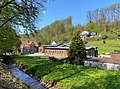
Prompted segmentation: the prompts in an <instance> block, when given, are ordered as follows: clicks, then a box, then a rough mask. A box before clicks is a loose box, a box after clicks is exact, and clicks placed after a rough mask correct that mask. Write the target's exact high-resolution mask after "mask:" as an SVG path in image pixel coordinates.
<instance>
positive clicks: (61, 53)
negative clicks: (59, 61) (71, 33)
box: [39, 43, 98, 58]
mask: <svg viewBox="0 0 120 89" xmlns="http://www.w3.org/2000/svg"><path fill="white" fill-rule="evenodd" d="M69 46H70V43H65V44H54V45H41V46H40V47H39V52H40V53H44V54H45V55H46V56H49V57H59V58H67V57H68V50H69ZM85 49H86V53H87V56H90V57H97V55H98V51H97V47H94V46H90V45H85Z"/></svg>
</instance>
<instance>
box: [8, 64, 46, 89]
mask: <svg viewBox="0 0 120 89" xmlns="http://www.w3.org/2000/svg"><path fill="white" fill-rule="evenodd" d="M6 67H7V68H8V69H10V70H11V72H12V73H13V75H14V76H15V77H16V78H19V79H20V80H22V81H23V82H24V83H26V84H27V85H29V86H30V89H46V88H44V87H43V86H42V85H41V84H40V83H39V82H38V81H37V80H36V79H34V78H32V77H30V76H29V75H28V74H26V73H24V72H23V71H21V70H20V69H19V68H17V67H15V66H14V65H12V64H7V65H6Z"/></svg>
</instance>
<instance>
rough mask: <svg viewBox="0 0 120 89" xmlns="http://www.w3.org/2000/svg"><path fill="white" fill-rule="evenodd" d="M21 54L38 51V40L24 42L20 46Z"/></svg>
mask: <svg viewBox="0 0 120 89" xmlns="http://www.w3.org/2000/svg"><path fill="white" fill-rule="evenodd" d="M20 51H21V54H31V53H35V52H38V43H37V42H22V44H21V46H20Z"/></svg>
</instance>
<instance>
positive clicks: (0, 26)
mask: <svg viewBox="0 0 120 89" xmlns="http://www.w3.org/2000/svg"><path fill="white" fill-rule="evenodd" d="M14 17H15V16H12V17H11V18H9V19H8V20H7V21H5V22H4V23H3V24H2V25H0V28H2V27H3V26H4V25H5V24H6V23H7V22H9V21H10V20H11V19H13V18H14Z"/></svg>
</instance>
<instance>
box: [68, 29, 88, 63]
mask: <svg viewBox="0 0 120 89" xmlns="http://www.w3.org/2000/svg"><path fill="white" fill-rule="evenodd" d="M68 57H69V61H70V62H71V63H74V64H81V63H82V61H83V60H85V59H86V49H85V45H84V42H83V41H82V39H81V38H80V32H79V31H78V32H76V33H75V35H74V37H73V38H72V41H71V45H70V48H69V51H68Z"/></svg>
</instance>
